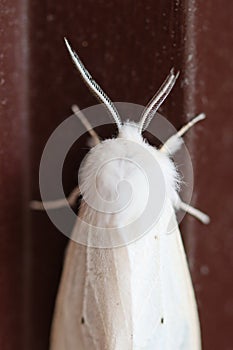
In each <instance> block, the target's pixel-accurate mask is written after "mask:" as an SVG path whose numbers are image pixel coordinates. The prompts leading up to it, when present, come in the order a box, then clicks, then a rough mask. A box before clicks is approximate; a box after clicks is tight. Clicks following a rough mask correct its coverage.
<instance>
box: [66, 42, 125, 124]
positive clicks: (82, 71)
mask: <svg viewBox="0 0 233 350" xmlns="http://www.w3.org/2000/svg"><path fill="white" fill-rule="evenodd" d="M64 40H65V44H66V47H67V49H68V51H69V54H70V56H71V58H72V60H73V62H74V64H75V66H76V68H77V69H78V71H79V73H80V74H81V76H82V78H83V80H84V82H85V83H86V84H87V86H88V87H89V89H90V90H91V91H92V92H93V93H94V94H95V95H96V96H97V97H98V99H99V100H100V101H101V102H102V103H104V105H105V107H106V108H107V110H108V111H109V112H110V114H111V116H112V117H113V119H114V121H115V123H116V125H117V127H118V130H120V128H121V126H122V122H121V118H120V115H119V113H118V111H117V109H116V107H115V106H114V104H113V102H112V101H111V100H110V98H109V97H108V96H107V95H106V94H105V92H104V91H103V90H102V89H101V87H100V86H99V85H98V84H97V83H96V82H95V80H94V79H93V78H92V76H91V74H90V73H89V72H88V71H87V69H86V68H85V66H84V64H83V63H82V61H81V60H80V58H79V56H78V55H77V53H76V52H75V51H73V50H72V48H71V46H70V44H69V42H68V40H67V39H66V38H64Z"/></svg>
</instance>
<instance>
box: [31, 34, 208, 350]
mask: <svg viewBox="0 0 233 350" xmlns="http://www.w3.org/2000/svg"><path fill="white" fill-rule="evenodd" d="M65 42H66V45H67V48H68V50H69V53H70V55H71V57H72V59H73V62H74V63H75V65H76V67H77V69H78V70H79V72H80V73H81V76H82V77H83V79H84V81H85V82H86V83H87V84H88V86H89V87H90V89H91V90H92V91H93V92H94V93H95V94H96V95H97V96H98V97H99V99H100V100H101V102H103V103H104V104H105V106H106V107H107V109H108V110H109V112H110V114H111V115H112V117H113V119H114V121H115V122H116V125H117V127H118V130H119V134H118V137H117V138H112V139H109V140H105V141H100V139H99V138H98V135H97V134H96V133H95V131H94V130H91V134H92V137H93V140H94V143H95V147H93V148H92V149H91V150H90V152H89V153H88V155H87V157H86V161H85V162H84V164H83V166H82V168H81V170H80V171H81V177H80V178H81V182H82V195H85V196H86V198H89V199H90V201H93V202H94V201H95V198H93V192H92V188H93V186H92V185H93V181H94V180H93V179H94V178H95V176H96V171H97V169H98V167H99V166H100V165H101V162H104V161H105V160H108V159H109V157H114V158H117V157H119V161H115V162H114V163H113V164H112V165H111V167H107V168H106V169H105V171H104V172H103V173H102V174H101V177H100V178H99V182H98V186H99V190H100V192H101V193H105V194H106V197H108V198H112V197H113V196H114V195H115V185H116V183H118V182H119V178H120V179H126V180H129V181H132V182H133V183H134V184H135V186H136V188H137V189H138V193H139V197H140V198H141V199H142V200H141V202H140V201H138V200H136V203H137V206H135V205H132V206H131V207H130V209H129V210H128V211H127V215H124V212H123V213H114V214H111V213H104V214H103V215H99V214H98V213H96V212H95V211H93V209H92V208H91V207H90V206H89V204H88V203H86V202H85V201H84V200H83V203H82V205H81V208H80V211H79V214H78V215H79V218H89V221H90V224H92V225H93V227H95V225H96V224H98V223H99V222H100V223H101V226H102V227H103V228H104V229H107V228H109V227H110V226H111V224H112V223H113V222H114V223H115V226H116V227H117V228H118V227H119V232H118V233H119V235H120V236H121V235H122V232H121V228H120V227H121V226H122V225H127V224H128V222H129V221H130V220H133V218H134V217H135V215H137V214H138V212H140V209H141V208H140V205H143V198H144V197H143V191H144V187H145V184H144V183H143V182H142V180H141V177H140V174H139V173H138V172H137V170H134V169H132V165H131V164H129V162H124V161H122V160H121V159H124V158H129V156H130V157H131V158H132V159H133V157H134V145H139V146H140V147H142V149H145V150H146V151H148V152H150V153H151V154H152V155H153V157H155V159H156V161H157V162H158V163H159V165H160V168H161V171H162V173H163V177H164V179H165V186H166V194H167V196H166V200H165V204H164V209H163V212H162V215H161V217H160V219H159V220H158V222H156V225H154V227H152V228H151V229H150V230H149V231H148V232H147V233H146V234H144V235H142V236H141V237H140V238H139V239H137V240H135V241H133V242H131V243H130V244H127V245H123V246H121V247H117V248H95V247H91V246H85V245H81V244H78V243H76V242H75V241H73V240H71V241H70V242H69V245H68V249H67V252H66V258H65V264H64V269H63V274H62V278H61V282H60V287H59V292H58V296H57V300H56V307H55V313H54V319H53V324H52V331H51V345H50V350H139V349H140V350H142V349H144V350H199V349H201V337H200V329H199V320H198V314H197V306H196V302H195V297H194V291H193V287H192V282H191V278H190V274H189V270H188V265H187V261H186V257H185V253H184V248H183V244H182V240H181V235H180V231H179V228H178V225H177V224H176V216H175V211H177V210H185V211H187V212H189V213H190V214H192V215H194V216H196V217H197V218H198V219H199V220H201V221H202V222H203V223H208V222H209V218H208V216H207V215H205V214H203V213H202V212H200V211H199V210H197V209H195V208H193V207H191V206H189V205H188V204H186V203H183V202H182V201H181V199H180V198H179V195H178V190H177V181H178V176H177V170H176V168H175V166H174V164H173V162H172V160H171V156H172V155H173V154H174V153H175V152H176V151H177V150H178V149H179V147H180V145H181V136H182V135H183V134H184V133H185V132H186V131H187V130H188V129H189V128H190V127H191V126H192V125H194V124H195V123H196V122H198V121H199V120H202V119H204V118H205V116H204V115H203V114H200V115H199V116H197V117H196V118H194V119H193V120H192V121H191V122H189V123H188V124H187V125H186V126H184V127H183V128H182V129H181V130H180V131H179V132H178V133H177V134H175V135H174V136H172V137H171V138H169V139H168V140H167V142H166V143H165V144H164V145H163V146H162V147H161V148H160V149H157V148H155V147H152V146H150V145H149V144H148V143H147V142H146V141H145V140H144V139H143V137H142V131H143V130H145V129H146V128H147V126H148V125H149V123H150V121H151V119H152V118H153V116H154V115H155V114H156V111H157V110H158V108H159V106H160V105H161V104H162V102H163V101H164V99H165V98H166V97H167V95H168V94H169V92H170V91H171V89H172V87H173V85H174V83H175V81H176V78H177V75H175V74H174V72H173V70H172V71H171V72H170V75H169V76H168V77H167V79H166V80H165V82H164V83H163V85H162V86H161V88H160V89H159V91H158V92H157V93H156V95H155V96H154V97H153V98H152V100H151V101H150V102H149V104H148V105H147V107H146V108H145V110H144V112H143V114H142V117H141V119H140V121H139V123H133V122H126V123H123V124H122V122H121V118H120V115H119V113H118V111H117V109H116V108H115V106H114V104H113V103H112V102H111V100H110V99H109V98H108V97H107V96H106V94H105V93H104V92H103V91H102V90H101V88H100V87H99V86H98V85H97V83H96V82H95V81H94V80H93V79H92V77H91V75H90V74H89V73H88V71H87V70H86V69H85V67H84V65H83V64H82V62H81V61H80V59H79V57H78V55H77V54H76V53H75V52H74V51H73V50H72V49H71V47H70V45H69V43H68V42H67V40H65ZM73 111H74V112H75V113H77V114H79V117H80V113H79V111H77V107H73ZM81 118H82V122H83V123H84V124H85V125H86V126H87V128H88V129H90V125H88V122H87V120H86V119H85V117H83V116H82V115H81ZM119 140H120V142H119ZM127 141H130V142H129V143H128V142H127ZM124 144H125V147H123V146H124ZM132 174H133V175H132ZM159 185H160V184H158V186H159ZM83 192H85V193H83ZM79 195H80V190H79V189H75V190H74V192H73V193H72V194H71V195H70V197H69V199H68V201H69V203H70V204H71V205H72V204H73V203H74V202H75V200H76V198H77V196H79ZM155 201H156V198H155ZM140 203H141V204H140ZM62 205H63V201H58V202H48V203H43V206H42V205H41V204H40V203H39V202H32V207H33V208H34V209H41V208H42V207H44V208H47V209H50V208H58V207H60V206H62ZM171 221H172V222H173V224H174V223H175V224H176V226H175V227H176V229H175V230H174V232H173V233H172V234H169V235H168V234H166V233H167V231H168V227H169V224H170V223H171ZM118 224H119V225H118ZM141 224H142V225H141ZM141 226H143V223H140V221H139V225H138V227H136V230H137V229H138V230H140V227H141ZM78 232H81V233H82V234H83V235H86V236H87V237H88V239H89V242H90V243H91V240H92V235H93V228H88V226H87V225H84V224H82V222H81V221H79V223H78V224H77V225H75V227H74V229H73V234H72V237H75V235H76V234H77V233H78ZM89 237H90V238H89ZM109 239H110V240H111V236H110V237H109ZM90 245H91V244H90Z"/></svg>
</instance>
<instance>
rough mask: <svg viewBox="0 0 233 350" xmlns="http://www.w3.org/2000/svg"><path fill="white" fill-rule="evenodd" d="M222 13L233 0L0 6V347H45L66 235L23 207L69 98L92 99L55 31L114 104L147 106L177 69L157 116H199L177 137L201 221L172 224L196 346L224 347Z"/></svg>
mask: <svg viewBox="0 0 233 350" xmlns="http://www.w3.org/2000/svg"><path fill="white" fill-rule="evenodd" d="M232 13H233V3H232V2H229V1H228V2H226V1H221V2H220V1H217V0H212V1H210V0H207V1H201V0H157V1H154V0H144V1H142V0H138V1H132V0H131V1H129V0H126V1H111V0H109V1H103V0H95V1H91V0H85V1H84V0H66V1H62V0H57V1H54V0H48V1H35V0H30V1H29V0H0V44H1V45H0V118H1V122H0V349H1V350H13V349H14V350H15V349H18V350H21V349H23V350H29V349H30V350H31V349H33V350H44V349H48V342H49V331H50V324H51V318H52V313H53V307H54V301H55V296H56V292H57V287H58V283H59V278H60V273H61V269H62V261H63V255H64V250H65V246H66V244H67V239H66V238H65V237H64V236H63V235H62V234H61V233H60V232H58V231H57V230H56V228H55V227H54V226H53V224H52V223H51V222H50V221H49V219H48V217H47V215H46V213H43V212H31V211H30V210H29V201H30V200H31V199H39V198H40V193H39V183H38V182H39V178H38V170H39V163H40V157H41V154H42V151H43V148H44V146H45V143H46V141H47V139H48V138H49V136H50V134H51V133H52V132H53V130H54V129H55V128H56V127H57V126H58V125H59V124H60V123H61V122H62V121H63V120H64V119H65V118H67V117H68V116H69V115H70V114H71V110H70V106H71V105H72V104H73V103H77V104H78V105H79V107H80V108H85V107H88V106H91V105H93V104H96V99H95V98H94V97H93V96H92V95H91V94H90V92H89V90H88V89H87V87H86V86H85V85H84V83H83V82H82V80H81V78H80V76H79V74H78V73H77V72H76V71H75V69H74V66H73V64H72V63H71V60H70V57H69V56H68V54H67V51H66V49H65V46H64V42H63V37H64V36H67V37H68V39H69V40H70V42H71V43H72V45H73V47H74V48H75V49H76V50H77V51H78V53H79V55H80V57H81V58H82V60H83V61H84V62H85V65H86V66H87V67H88V69H89V70H90V72H91V73H92V75H93V76H94V77H95V79H96V81H97V82H98V83H99V84H100V86H101V87H102V88H103V89H104V90H105V91H106V92H107V93H108V94H109V96H110V97H111V99H112V100H113V101H122V102H133V103H137V104H142V105H145V104H146V103H147V101H148V99H149V98H150V97H151V96H152V95H153V94H154V92H155V91H156V90H157V89H158V87H159V86H160V84H161V83H162V82H163V80H164V78H165V77H166V76H167V74H168V72H169V71H170V69H171V67H175V69H176V70H180V72H181V74H180V77H179V80H178V82H177V84H176V86H175V88H174V90H173V91H172V93H171V95H170V97H169V98H168V99H167V101H166V102H165V103H164V105H163V106H162V108H161V109H160V112H161V113H162V114H163V115H164V116H166V117H167V118H168V119H169V121H171V122H172V123H173V124H174V126H175V127H176V128H178V127H180V126H181V125H183V124H184V123H185V122H186V121H187V120H189V119H190V118H192V117H193V116H194V115H196V114H197V113H200V112H205V113H206V115H207V119H206V121H204V122H203V123H201V124H198V125H197V126H196V127H195V128H193V129H192V130H191V131H190V132H189V133H188V134H187V136H185V141H186V145H187V146H188V148H189V151H190V154H191V157H192V161H193V167H194V172H195V173H194V179H195V182H194V194H193V198H192V204H193V205H194V206H197V207H198V208H200V209H201V210H203V211H205V212H207V213H208V214H209V215H210V217H211V223H210V225H208V226H204V225H202V224H201V223H200V222H198V221H197V220H195V219H194V218H192V217H190V216H188V215H187V216H186V217H185V219H184V220H183V222H182V227H181V229H182V234H183V240H184V243H185V247H186V252H187V256H188V261H189V265H190V269H191V273H192V279H193V283H194V288H195V292H196V296H197V301H198V307H199V313H200V321H201V329H202V340H203V349H204V350H215V349H221V350H232V349H233V335H232V330H233V279H232V271H233V253H232V249H233V238H232V227H233V211H232V207H233V203H232V179H233V167H232V156H231V152H232V147H233V141H232V117H233V98H232V92H233V79H232V77H233V60H232V56H233V21H232ZM113 131H114V127H113ZM100 133H101V136H103V137H104V136H105V137H106V136H111V133H112V131H111V132H110V133H109V131H108V130H102V131H101V132H100ZM75 157H76V158H73V160H70V161H69V160H68V161H67V167H66V171H65V174H64V188H65V191H66V193H69V192H70V191H71V190H72V189H73V187H74V186H75V181H76V175H75V171H76V169H77V166H78V163H79V161H80V159H81V155H80V153H79V148H78V146H77V147H76V156H75ZM74 159H75V162H74Z"/></svg>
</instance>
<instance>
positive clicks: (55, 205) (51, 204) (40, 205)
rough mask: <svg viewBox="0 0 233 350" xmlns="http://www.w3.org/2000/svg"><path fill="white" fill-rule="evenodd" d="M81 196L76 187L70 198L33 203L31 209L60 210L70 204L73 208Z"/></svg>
mask: <svg viewBox="0 0 233 350" xmlns="http://www.w3.org/2000/svg"><path fill="white" fill-rule="evenodd" d="M80 194H81V192H80V190H79V188H78V187H75V188H74V189H73V191H72V192H71V193H70V195H69V196H68V198H64V199H57V200H54V201H48V202H41V201H31V202H30V208H31V209H34V210H47V209H48V210H49V209H59V208H63V207H67V205H68V204H69V205H70V206H71V207H73V206H74V205H75V204H76V201H77V199H78V197H79V196H80Z"/></svg>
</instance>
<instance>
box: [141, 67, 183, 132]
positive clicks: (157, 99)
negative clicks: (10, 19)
mask: <svg viewBox="0 0 233 350" xmlns="http://www.w3.org/2000/svg"><path fill="white" fill-rule="evenodd" d="M178 76H179V72H177V73H176V74H175V72H174V68H172V69H171V71H170V74H169V75H168V76H167V78H166V80H165V81H164V83H163V84H162V86H161V87H160V89H159V90H158V91H157V92H156V94H155V95H154V96H153V97H152V99H151V100H150V101H149V103H148V104H147V106H146V108H145V109H144V111H143V113H142V116H141V119H140V122H139V131H140V133H141V132H142V131H143V130H145V129H146V128H147V127H148V125H149V124H150V122H151V120H152V118H153V117H154V116H155V114H156V112H157V110H158V109H159V107H160V106H161V104H162V103H163V101H164V100H165V98H166V97H167V96H168V94H169V93H170V91H171V90H172V88H173V86H174V84H175V82H176V79H177V78H178Z"/></svg>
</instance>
